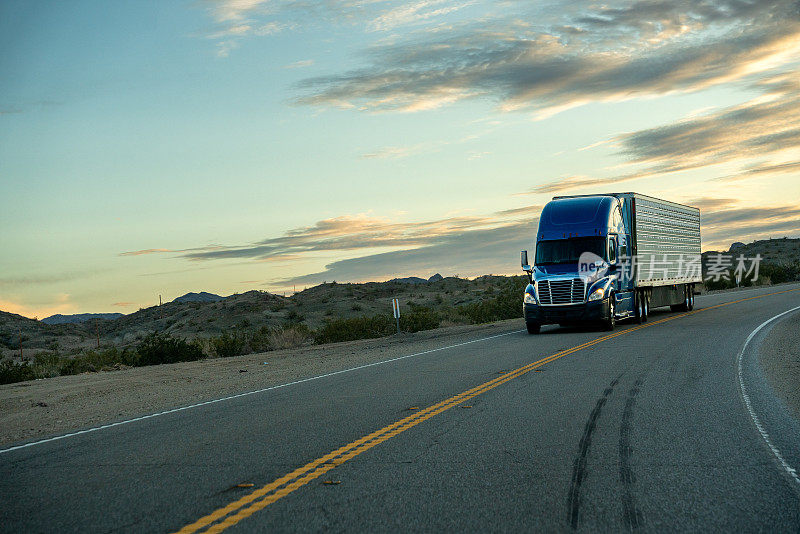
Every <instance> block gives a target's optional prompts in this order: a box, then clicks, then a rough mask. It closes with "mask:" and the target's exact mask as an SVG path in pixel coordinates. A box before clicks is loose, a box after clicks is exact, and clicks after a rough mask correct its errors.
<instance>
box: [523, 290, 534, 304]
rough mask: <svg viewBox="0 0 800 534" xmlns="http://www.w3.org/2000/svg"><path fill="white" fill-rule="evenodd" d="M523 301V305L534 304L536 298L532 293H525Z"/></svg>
mask: <svg viewBox="0 0 800 534" xmlns="http://www.w3.org/2000/svg"><path fill="white" fill-rule="evenodd" d="M523 300H524V301H525V304H536V297H535V296H534V295H533V293H528V292H526V293H525V298H524V299H523Z"/></svg>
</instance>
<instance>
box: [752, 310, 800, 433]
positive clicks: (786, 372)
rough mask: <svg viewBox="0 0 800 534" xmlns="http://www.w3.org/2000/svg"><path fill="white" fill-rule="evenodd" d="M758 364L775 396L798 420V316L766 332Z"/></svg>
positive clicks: (799, 326)
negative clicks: (767, 333)
mask: <svg viewBox="0 0 800 534" xmlns="http://www.w3.org/2000/svg"><path fill="white" fill-rule="evenodd" d="M759 363H760V364H761V367H762V369H763V370H764V374H765V375H766V377H767V380H768V381H769V384H770V386H772V389H773V390H774V391H775V394H776V395H777V396H778V397H779V398H780V399H781V400H782V401H783V402H784V403H785V404H786V405H787V406H788V407H789V409H790V410H791V412H792V415H794V417H796V418H798V419H800V313H794V314H792V315H791V316H790V317H789V318H788V319H786V320H784V321H781V322H780V324H778V325H776V326H775V327H774V328H773V329H772V330H771V331H770V332H769V335H768V336H767V338H766V339H765V340H764V342H763V343H762V344H761V347H760V351H759Z"/></svg>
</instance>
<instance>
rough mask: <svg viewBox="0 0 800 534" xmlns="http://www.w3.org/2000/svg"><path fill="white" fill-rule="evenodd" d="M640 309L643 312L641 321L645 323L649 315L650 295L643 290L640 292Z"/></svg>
mask: <svg viewBox="0 0 800 534" xmlns="http://www.w3.org/2000/svg"><path fill="white" fill-rule="evenodd" d="M642 311H643V312H644V313H643V315H642V322H643V323H646V322H647V318H648V317H649V316H650V297H649V296H648V295H647V293H645V292H642Z"/></svg>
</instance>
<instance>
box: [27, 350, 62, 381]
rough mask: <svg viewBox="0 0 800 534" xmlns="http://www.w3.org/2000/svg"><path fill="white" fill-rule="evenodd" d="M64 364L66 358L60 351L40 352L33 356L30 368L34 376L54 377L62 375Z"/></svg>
mask: <svg viewBox="0 0 800 534" xmlns="http://www.w3.org/2000/svg"><path fill="white" fill-rule="evenodd" d="M63 365H64V358H62V357H61V356H59V354H58V352H40V353H38V354H37V355H36V356H34V357H33V363H32V364H31V365H30V370H31V373H33V377H34V378H53V377H54V376H59V375H61V368H62V367H63Z"/></svg>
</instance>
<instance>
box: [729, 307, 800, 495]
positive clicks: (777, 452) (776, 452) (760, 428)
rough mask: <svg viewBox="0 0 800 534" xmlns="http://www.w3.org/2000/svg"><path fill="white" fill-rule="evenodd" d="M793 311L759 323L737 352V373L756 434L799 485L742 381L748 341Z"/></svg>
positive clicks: (796, 476) (793, 469)
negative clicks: (765, 427) (763, 423)
mask: <svg viewBox="0 0 800 534" xmlns="http://www.w3.org/2000/svg"><path fill="white" fill-rule="evenodd" d="M795 310H800V306H796V307H794V308H792V309H791V310H786V311H785V312H783V313H779V314H778V315H776V316H774V317H771V318H770V319H767V320H766V321H764V322H763V323H761V324H760V325H759V326H758V328H756V329H755V330H753V331H752V332H751V333H750V335H749V336H747V340H746V341H745V342H744V345H743V346H742V350H741V352H739V358H738V373H739V388H740V389H741V390H742V398H743V399H744V404H745V406H746V407H747V411H748V412H749V413H750V418H751V419H752V420H753V423H755V425H756V429H757V430H758V433H759V434H761V437H762V438H764V441H765V442H766V443H767V446H768V447H769V448H770V450H771V451H772V454H774V455H775V458H777V459H778V462H779V463H780V464H781V466H783V468H784V469H785V470H786V472H787V473H789V476H791V477H792V478H793V479H794V481H795V482H797V483H798V484H800V476H798V475H797V470H796V469H795V468H793V467H792V466H791V465H789V463H788V462H787V461H786V460H785V459H784V457H783V455H782V454H781V451H780V450H778V448H777V447H776V446H775V445H773V443H772V440H771V439H770V437H769V434H768V433H767V431H766V430H765V429H764V426H763V425H762V424H761V421H760V420H759V419H758V416H757V415H756V412H755V410H754V409H753V405H752V404H751V402H750V396H749V395H748V394H747V389H746V388H745V387H744V379H743V378H742V360H743V358H744V351H745V350H746V349H747V345H749V344H750V341H751V340H752V339H753V338H754V337H755V335H756V334H758V333H759V332H760V331H761V329H762V328H764V327H765V326H767V325H768V324H769V323H771V322H772V321H774V320H775V319H777V318H779V317H783V316H784V315H786V314H787V313H791V312H793V311H795Z"/></svg>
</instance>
